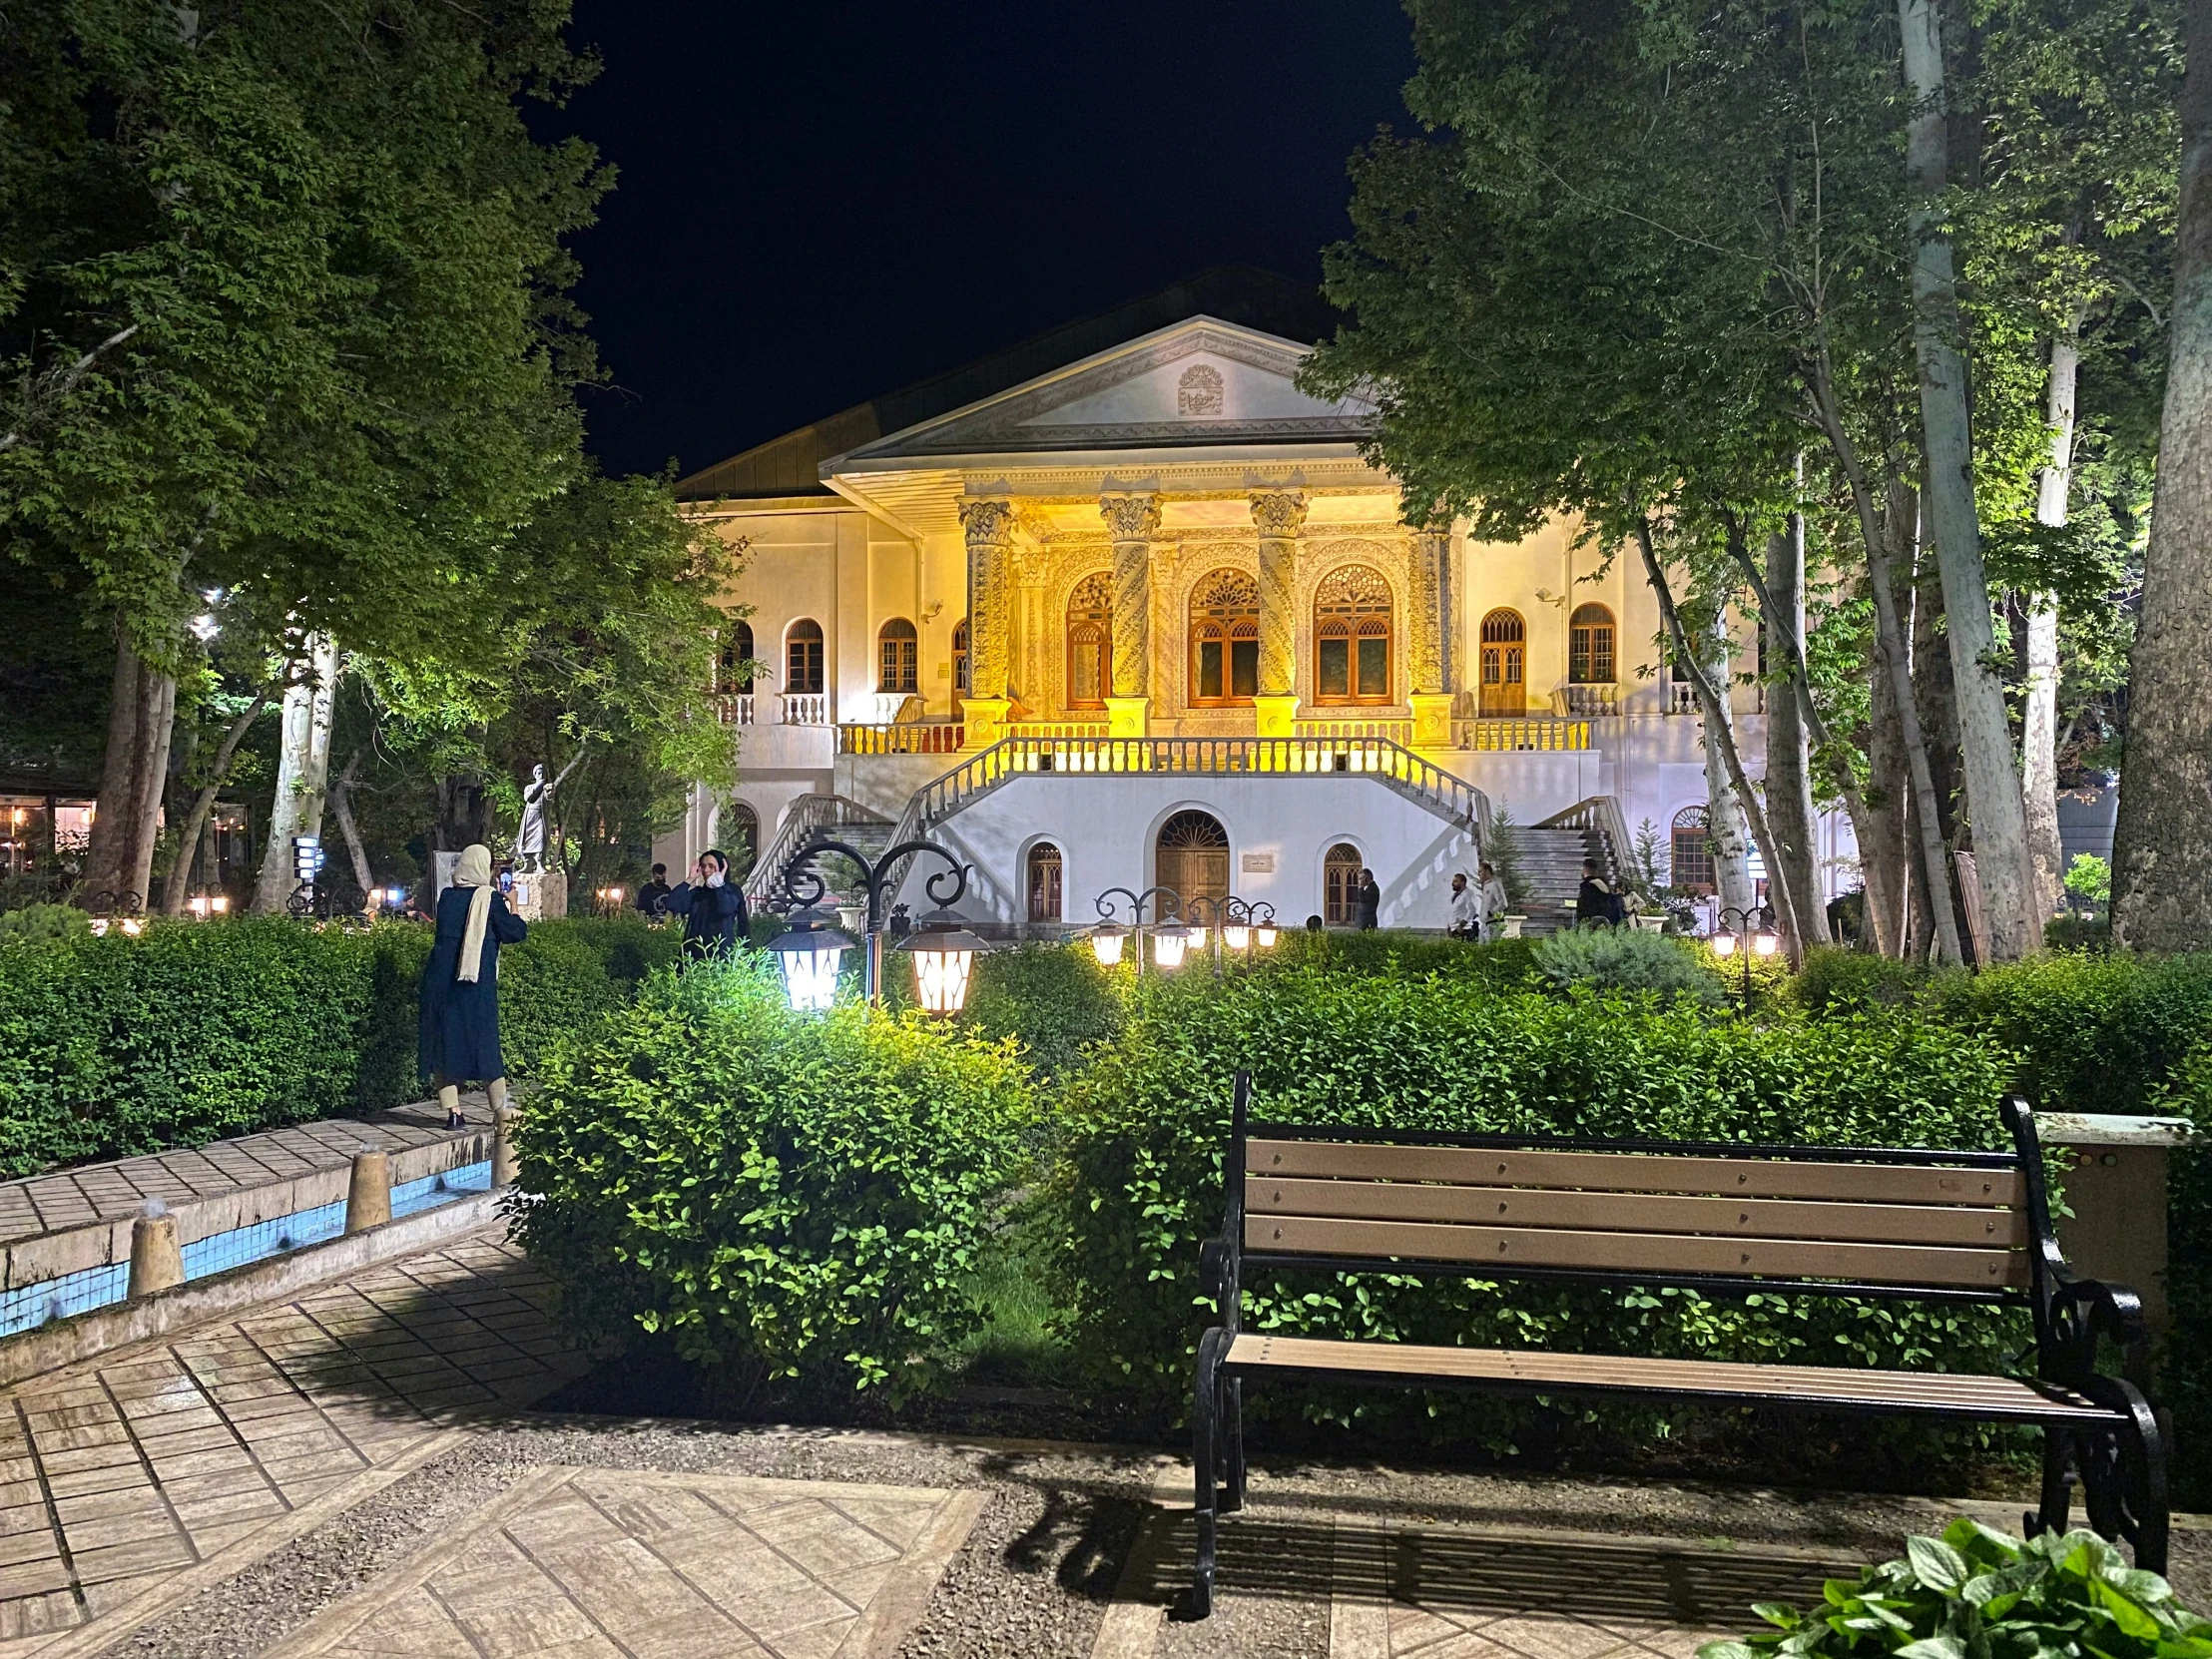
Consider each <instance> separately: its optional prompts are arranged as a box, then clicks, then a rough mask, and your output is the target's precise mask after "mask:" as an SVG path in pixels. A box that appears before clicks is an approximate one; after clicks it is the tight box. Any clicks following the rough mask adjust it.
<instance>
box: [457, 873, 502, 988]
mask: <svg viewBox="0 0 2212 1659" xmlns="http://www.w3.org/2000/svg"><path fill="white" fill-rule="evenodd" d="M453 885H455V886H456V887H473V888H474V889H475V891H473V892H471V893H470V894H469V895H468V929H467V931H465V932H464V933H462V934H461V960H460V965H459V966H458V967H457V968H456V969H455V970H454V974H453V977H454V978H455V979H457V980H459V981H460V982H461V983H462V984H464V985H473V984H475V983H476V972H477V969H478V968H480V967H481V966H483V962H484V924H485V923H486V922H488V921H490V920H491V893H492V886H491V848H490V847H488V846H486V845H485V844H484V843H483V842H482V841H477V842H475V843H474V844H472V845H469V846H464V847H462V848H461V856H460V861H459V862H458V863H456V864H454V866H453ZM498 972H499V958H498V957H496V956H494V957H493V958H492V973H493V975H494V976H496V975H497V974H498Z"/></svg>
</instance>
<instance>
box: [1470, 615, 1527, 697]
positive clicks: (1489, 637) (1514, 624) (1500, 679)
mask: <svg viewBox="0 0 2212 1659" xmlns="http://www.w3.org/2000/svg"><path fill="white" fill-rule="evenodd" d="M1527 680H1528V625H1527V624H1526V623H1524V622H1523V621H1521V614H1520V612H1518V611H1505V610H1498V611H1492V612H1491V613H1490V614H1489V615H1488V616H1486V617H1484V618H1483V619H1482V677H1481V681H1480V689H1479V691H1478V692H1477V693H1476V711H1477V712H1478V713H1479V714H1480V715H1481V716H1482V718H1483V719H1484V720H1494V719H1497V718H1499V717H1502V716H1509V715H1525V714H1526V713H1528V691H1527Z"/></svg>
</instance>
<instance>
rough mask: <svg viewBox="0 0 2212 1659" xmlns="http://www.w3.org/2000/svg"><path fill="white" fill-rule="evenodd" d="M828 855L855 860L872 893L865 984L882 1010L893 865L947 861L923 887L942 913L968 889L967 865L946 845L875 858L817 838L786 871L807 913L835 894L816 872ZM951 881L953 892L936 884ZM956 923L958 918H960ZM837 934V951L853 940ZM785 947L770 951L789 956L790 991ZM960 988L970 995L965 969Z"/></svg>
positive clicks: (918, 844)
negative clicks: (913, 859)
mask: <svg viewBox="0 0 2212 1659" xmlns="http://www.w3.org/2000/svg"><path fill="white" fill-rule="evenodd" d="M825 852H836V853H840V854H842V855H843V856H844V857H846V858H849V859H850V860H851V861H852V863H853V865H854V866H855V867H856V868H857V869H858V870H859V872H860V882H861V885H862V886H863V887H864V888H865V890H866V892H867V899H866V902H865V905H864V906H863V913H862V924H861V931H862V934H863V935H864V937H865V939H866V942H867V956H866V959H865V962H864V964H863V972H862V982H863V984H864V985H865V987H866V990H867V999H868V1001H870V1002H871V1003H874V1004H875V1005H876V1006H878V1007H880V1006H881V1005H882V1002H883V920H884V916H883V897H884V893H885V891H886V890H888V889H891V888H892V886H893V883H892V881H891V879H890V875H891V869H892V867H893V866H894V865H895V864H897V863H898V862H899V860H900V859H902V858H905V857H908V856H910V855H912V854H914V853H917V852H933V853H935V854H936V855H937V856H938V857H940V858H942V859H943V860H944V861H945V863H946V864H947V865H948V866H949V867H948V868H945V869H940V870H939V871H937V873H936V874H934V875H932V876H930V877H929V879H928V880H927V881H926V882H924V883H923V887H924V890H925V891H927V893H928V894H929V900H930V902H931V903H933V904H935V905H937V906H938V908H939V910H940V911H941V910H943V909H946V908H948V907H949V906H951V905H953V904H956V903H958V902H959V899H960V895H961V894H962V893H964V892H966V891H967V878H968V866H967V865H965V864H963V863H961V862H960V860H959V859H957V858H955V857H953V855H952V854H951V853H949V852H947V851H946V850H945V849H944V848H943V847H941V846H939V845H937V843H936V842H934V841H925V840H910V841H900V842H899V843H898V844H897V845H896V846H892V847H887V848H885V850H884V852H883V854H882V856H881V857H878V858H874V859H870V858H869V857H868V855H867V854H866V853H865V852H862V851H861V850H860V849H859V848H858V847H856V846H853V845H851V844H850V843H849V842H846V841H838V840H830V839H829V838H827V837H821V838H817V839H815V840H812V841H809V842H808V843H807V844H806V846H804V847H803V848H801V849H800V852H799V855H798V856H797V857H796V858H794V859H793V860H792V862H791V866H790V868H789V869H787V870H786V871H785V874H784V891H785V892H786V893H787V894H788V895H789V896H790V897H791V900H792V902H793V903H795V904H797V905H799V906H800V907H801V908H802V909H803V910H805V909H807V908H809V907H810V906H812V905H814V904H815V903H816V902H817V901H819V900H820V899H821V898H822V897H823V895H824V894H826V893H828V892H829V890H830V883H829V882H828V881H826V880H824V879H823V876H822V872H821V871H820V870H818V869H817V868H815V860H816V859H818V858H820V857H821V856H822V855H823V854H824V853H825ZM946 879H950V880H951V882H952V887H951V889H950V890H949V891H947V892H939V891H938V890H937V884H938V883H939V882H940V881H944V880H946ZM802 882H805V883H810V885H809V887H808V889H807V890H806V891H804V892H803V891H801V890H800V888H801V883H802ZM930 919H931V920H935V919H936V918H935V917H931V918H930ZM953 919H955V920H956V919H957V918H953ZM798 920H799V918H797V917H795V918H794V926H795V928H796V926H797V923H798ZM815 931H816V932H818V933H820V932H823V931H825V929H823V928H822V927H820V926H817V927H816V929H815ZM830 931H833V930H830ZM943 931H947V930H946V929H940V932H943ZM793 936H794V935H793V934H790V933H787V934H785V935H784V938H791V937H793ZM835 936H836V938H837V939H838V940H840V941H841V943H840V944H839V945H838V946H837V948H840V949H841V948H842V947H843V945H846V944H850V943H851V942H852V941H851V940H850V939H849V938H847V937H846V936H845V935H844V934H842V933H837V934H836V935H835ZM968 937H970V938H973V937H974V935H973V934H969V935H968ZM981 943H982V941H981V940H980V939H977V940H975V944H974V945H971V946H968V947H966V948H967V949H969V950H970V951H971V952H972V950H973V949H974V948H976V946H979V945H980V944H981ZM783 945H784V939H778V940H777V941H776V943H775V944H774V945H773V946H772V947H771V948H773V949H775V950H776V952H777V954H778V955H779V956H782V957H784V959H785V961H786V963H787V967H786V970H785V985H786V988H787V989H789V988H790V987H791V986H792V984H793V983H794V981H793V980H792V978H791V973H790V968H789V966H788V964H789V962H790V960H791V957H790V956H789V955H787V954H786V952H785V951H784V948H783ZM958 948H959V947H958V946H955V947H954V950H955V952H956V951H957V950H958ZM921 968H922V964H921V960H920V957H919V956H917V957H916V959H915V969H916V971H917V972H919V971H921ZM831 983H832V984H834V983H835V974H834V969H833V968H832V971H831ZM959 989H960V994H961V995H962V996H965V995H966V993H967V974H966V971H965V969H964V968H963V969H962V971H961V973H960V975H959ZM821 1005H822V1006H823V1007H828V1006H829V1004H828V1003H827V1002H825V1003H823V1004H821ZM792 1006H793V1007H795V1008H796V1007H797V1006H799V1004H798V1002H797V1000H796V999H795V1000H794V1002H793V1004H792ZM958 1007H959V1005H958V1003H957V1002H955V1003H954V1004H953V1006H952V1007H951V1008H949V1009H945V1010H942V1011H943V1012H948V1013H949V1012H957V1011H958ZM936 1011H939V1010H932V1012H936Z"/></svg>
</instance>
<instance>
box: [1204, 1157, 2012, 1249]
mask: <svg viewBox="0 0 2212 1659" xmlns="http://www.w3.org/2000/svg"><path fill="white" fill-rule="evenodd" d="M1245 1209H1246V1210H1247V1211H1248V1212H1249V1213H1251V1214H1255V1215H1260V1214H1265V1215H1271V1216H1272V1215H1287V1216H1336V1217H1343V1218H1347V1219H1355V1220H1363V1221H1421V1222H1447V1223H1449V1222H1456V1223H1462V1224H1468V1225H1480V1224H1488V1225H1491V1226H1496V1227H1543V1228H1576V1229H1581V1230H1586V1231H1593V1232H1620V1233H1658V1234H1713V1235H1717V1236H1721V1237H1746V1238H1764V1239H1834V1240H1849V1241H1858V1242H1860V1243H1866V1244H1900V1245H1964V1246H1968V1247H1972V1248H1980V1249H1985V1250H2003V1249H2018V1248H2022V1247H2024V1246H2025V1245H2026V1243H2027V1215H2026V1212H2024V1211H2021V1210H1992V1209H1990V1208H1988V1207H1986V1206H1983V1205H1974V1206H1971V1207H1968V1206H1964V1205H1953V1206H1949V1207H1938V1206H1934V1205H1928V1206H1921V1205H1908V1204H1838V1203H1829V1202H1823V1201H1821V1200H1817V1199H1771V1198H1752V1199H1741V1200H1739V1199H1734V1198H1688V1197H1676V1196H1672V1195H1660V1194H1652V1193H1593V1192H1558V1191H1546V1190H1544V1189H1541V1188H1529V1187H1455V1186H1442V1185H1438V1184H1435V1183H1431V1182H1413V1181H1315V1180H1304V1179H1297V1178H1277V1177H1275V1176H1260V1175H1252V1176H1247V1177H1246V1179H1245Z"/></svg>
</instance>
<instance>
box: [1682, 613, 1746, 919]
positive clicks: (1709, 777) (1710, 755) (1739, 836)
mask: <svg viewBox="0 0 2212 1659" xmlns="http://www.w3.org/2000/svg"><path fill="white" fill-rule="evenodd" d="M1683 634H1684V636H1685V638H1686V642H1687V644H1688V645H1689V647H1690V649H1691V650H1693V651H1696V652H1698V653H1699V654H1700V655H1701V656H1702V657H1703V658H1704V664H1703V667H1704V671H1705V677H1706V679H1707V680H1709V681H1711V682H1712V684H1713V685H1714V686H1715V687H1722V686H1727V685H1729V684H1730V683H1731V682H1732V681H1733V679H1734V675H1733V674H1732V673H1731V672H1730V669H1729V660H1728V659H1729V646H1730V641H1729V637H1728V610H1727V607H1726V605H1725V604H1722V603H1720V602H1719V598H1718V596H1716V597H1715V602H1714V603H1713V604H1712V606H1711V607H1710V609H1709V610H1708V607H1707V606H1705V605H1704V604H1702V603H1699V602H1696V601H1693V602H1692V604H1691V607H1690V609H1689V610H1688V611H1687V612H1686V613H1685V615H1684V617H1683ZM1685 673H1686V671H1685ZM1698 735H1699V738H1700V741H1701V742H1702V744H1703V746H1704V750H1705V834H1706V841H1707V844H1708V845H1709V846H1710V847H1711V849H1712V853H1713V887H1714V890H1715V892H1716V894H1717V895H1718V897H1719V899H1720V902H1721V907H1722V908H1723V909H1731V910H1741V911H1743V912H1745V913H1746V914H1748V913H1750V910H1751V907H1752V905H1753V904H1755V903H1756V902H1757V901H1758V897H1759V894H1758V891H1757V889H1756V888H1754V887H1753V885H1752V881H1751V826H1750V824H1749V823H1748V822H1747V821H1746V820H1745V818H1744V804H1743V802H1742V801H1741V800H1739V799H1738V798H1737V795H1736V786H1735V784H1734V783H1733V782H1731V781H1730V778H1729V774H1728V756H1727V751H1728V750H1729V749H1731V748H1733V747H1734V746H1735V742H1736V729H1735V721H1734V717H1733V715H1732V714H1731V713H1730V711H1729V708H1728V703H1727V700H1726V698H1725V696H1724V697H1723V699H1722V701H1721V706H1720V710H1719V718H1718V719H1715V718H1714V717H1713V714H1712V712H1711V711H1707V713H1706V715H1705V718H1703V719H1701V720H1700V721H1699V722H1698Z"/></svg>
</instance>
